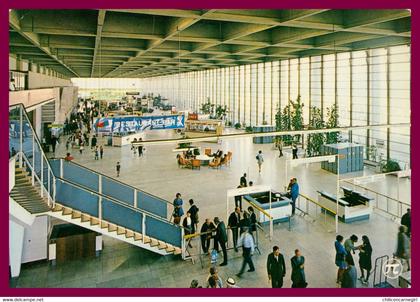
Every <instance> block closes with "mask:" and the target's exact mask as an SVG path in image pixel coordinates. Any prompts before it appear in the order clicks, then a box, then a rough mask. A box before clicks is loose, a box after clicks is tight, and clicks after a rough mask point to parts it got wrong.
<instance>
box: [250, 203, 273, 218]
mask: <svg viewBox="0 0 420 302" xmlns="http://www.w3.org/2000/svg"><path fill="white" fill-rule="evenodd" d="M247 202H248V203H249V204H250V205H252V206H253V207H254V208H256V209H257V210H258V211H260V212H261V213H263V214H264V215H265V216H267V217H268V218H269V219H273V216H271V215H270V214H268V212H267V211H265V210H264V209H263V208H261V207H259V206H257V205H256V204H255V203H253V202H252V201H249V200H247Z"/></svg>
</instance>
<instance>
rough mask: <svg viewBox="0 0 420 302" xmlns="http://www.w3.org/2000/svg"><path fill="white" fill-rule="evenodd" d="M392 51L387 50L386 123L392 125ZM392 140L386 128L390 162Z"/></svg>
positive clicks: (387, 156)
mask: <svg viewBox="0 0 420 302" xmlns="http://www.w3.org/2000/svg"><path fill="white" fill-rule="evenodd" d="M389 56H390V51H389V47H388V48H387V49H386V123H387V124H390V123H391V109H390V107H391V97H390V96H391V91H390V86H389V84H390V77H389V67H390V66H389V65H390V60H389ZM390 139H391V129H390V128H389V127H387V128H386V159H387V160H388V159H389V158H390V155H391V149H390V146H389V144H390V141H391V140H390Z"/></svg>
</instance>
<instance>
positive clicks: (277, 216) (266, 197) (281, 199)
mask: <svg viewBox="0 0 420 302" xmlns="http://www.w3.org/2000/svg"><path fill="white" fill-rule="evenodd" d="M283 195H284V194H281V193H279V192H274V191H272V192H271V210H270V192H261V193H251V194H249V195H244V197H243V198H245V199H246V200H247V201H249V202H252V203H253V204H255V205H256V206H258V207H259V208H261V209H263V210H264V211H265V212H267V213H268V214H269V215H271V216H272V217H273V222H284V221H288V220H289V217H290V216H291V215H292V205H291V202H292V201H291V200H290V199H289V198H287V197H285V196H283ZM256 212H257V213H256V214H257V220H258V222H259V223H261V224H266V223H269V219H268V217H267V216H266V215H264V213H262V212H261V211H256Z"/></svg>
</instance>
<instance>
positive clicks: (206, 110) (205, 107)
mask: <svg viewBox="0 0 420 302" xmlns="http://www.w3.org/2000/svg"><path fill="white" fill-rule="evenodd" d="M213 107H214V105H213V104H212V103H211V102H210V99H209V98H207V101H206V102H205V103H204V104H201V107H200V111H201V112H202V113H203V114H212V113H213Z"/></svg>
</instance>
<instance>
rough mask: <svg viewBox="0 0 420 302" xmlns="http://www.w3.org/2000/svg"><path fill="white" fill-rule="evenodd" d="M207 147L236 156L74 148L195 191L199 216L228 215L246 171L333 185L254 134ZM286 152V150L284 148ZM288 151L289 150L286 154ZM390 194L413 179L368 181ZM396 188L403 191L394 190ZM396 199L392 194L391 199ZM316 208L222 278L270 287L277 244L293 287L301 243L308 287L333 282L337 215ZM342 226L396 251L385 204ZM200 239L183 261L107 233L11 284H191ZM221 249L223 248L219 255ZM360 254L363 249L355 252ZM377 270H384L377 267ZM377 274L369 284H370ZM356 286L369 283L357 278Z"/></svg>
mask: <svg viewBox="0 0 420 302" xmlns="http://www.w3.org/2000/svg"><path fill="white" fill-rule="evenodd" d="M173 136H174V134H173V132H171V131H169V130H161V131H154V132H152V133H148V134H147V137H148V138H167V137H173ZM197 145H198V146H200V147H201V149H202V150H203V149H204V148H206V147H211V148H212V150H216V149H218V148H220V149H222V150H224V151H226V152H227V151H232V152H233V160H232V164H231V166H229V167H223V168H222V169H219V170H215V169H210V168H208V167H202V168H201V169H200V170H189V169H182V168H178V165H177V163H176V160H175V156H176V153H174V152H173V151H172V150H173V149H174V148H175V145H174V144H163V145H150V146H147V145H146V150H145V153H144V156H143V157H141V158H139V157H138V155H134V154H133V152H132V151H131V150H130V146H125V147H123V148H118V147H108V146H106V147H105V152H104V158H103V159H102V160H94V154H93V153H92V152H89V149H88V148H87V149H86V150H85V152H84V153H83V154H82V155H80V154H79V152H78V151H77V150H74V151H72V155H73V156H74V158H75V161H76V162H78V163H81V164H83V165H86V166H87V167H89V168H92V169H94V170H97V171H100V172H102V173H105V174H107V175H110V176H113V177H115V176H116V171H115V164H116V162H117V161H120V162H121V176H120V180H121V181H124V182H127V183H129V184H131V185H133V186H136V187H138V188H140V189H142V190H145V191H148V192H150V193H153V194H155V195H157V196H160V197H162V198H165V199H167V200H170V201H172V200H173V198H174V196H175V193H177V192H180V193H182V195H183V199H184V209H185V210H186V209H188V207H187V206H186V205H185V203H186V202H187V201H188V199H190V198H193V199H194V200H195V202H196V204H197V206H198V207H199V208H200V220H201V222H203V221H204V219H205V218H213V217H215V216H219V217H221V218H222V219H223V220H225V219H226V191H227V190H228V189H231V188H235V187H236V186H237V185H238V183H239V178H240V176H241V175H242V174H243V173H244V172H246V173H247V174H248V180H252V181H253V182H254V184H257V185H258V184H265V185H270V186H271V187H272V188H273V189H276V190H282V188H283V187H284V186H285V185H286V184H287V179H289V178H290V177H292V176H293V177H296V178H297V179H298V181H299V184H300V190H301V193H303V194H305V195H307V196H309V197H311V198H313V199H317V190H325V191H329V192H331V193H335V190H336V175H334V174H331V173H329V172H327V171H324V170H322V169H321V168H320V164H309V165H302V166H298V167H295V168H293V169H292V170H291V171H290V169H288V170H289V171H287V175H286V169H285V165H286V159H285V157H283V158H279V157H278V153H277V151H276V150H274V149H273V146H272V145H256V144H253V143H252V140H251V139H245V138H242V139H230V140H223V141H222V142H221V144H216V143H198V144H197ZM258 150H262V151H263V154H264V164H263V167H262V172H261V174H260V173H258V167H257V164H256V160H255V155H256V153H257V152H258ZM286 152H289V151H287V150H286ZM65 153H66V150H65V147H64V144H63V143H62V144H60V147H59V148H58V150H57V151H56V154H55V156H57V157H59V156H64V155H65ZM286 157H287V156H286ZM365 174H366V175H367V174H372V171H370V170H365V171H364V172H361V173H352V174H346V175H344V176H341V177H342V178H349V177H357V176H361V175H365ZM365 186H367V187H370V188H372V189H374V190H376V191H379V192H381V193H383V194H385V195H389V196H391V197H394V198H397V197H398V196H397V195H398V194H399V199H400V200H404V201H406V202H409V201H410V200H411V198H410V194H411V191H410V180H409V179H401V180H400V183H399V190H397V180H396V178H395V177H393V176H389V177H387V178H386V179H385V180H384V181H381V182H377V183H370V184H366V185H365ZM398 191H399V193H397V192H398ZM232 203H233V201H231V202H230V204H229V211H230V210H231V209H232V208H233V205H232ZM390 204H391V206H390V207H392V202H390ZM301 207H302V208H304V209H306V203H305V201H304V200H301ZM309 209H310V212H311V216H310V217H308V216H306V217H302V216H295V217H294V218H293V219H292V221H291V226H290V230H289V229H288V224H287V223H281V224H276V225H275V226H274V237H273V240H272V241H270V240H269V238H268V236H267V235H268V228H267V227H266V228H265V231H264V232H260V235H259V249H260V251H261V255H260V254H258V253H256V254H255V255H254V257H253V260H254V264H255V266H256V271H255V272H253V273H245V274H244V275H243V276H242V278H240V279H238V278H237V277H236V276H235V274H236V273H237V272H238V271H239V269H240V267H241V264H242V257H241V253H235V252H234V251H233V250H230V251H229V255H228V258H229V265H228V266H226V267H220V268H219V275H220V276H221V277H222V279H223V280H224V281H225V280H226V279H227V277H229V276H232V277H234V278H235V279H236V280H237V283H238V285H239V286H240V287H269V286H270V284H269V283H268V279H267V273H266V268H265V263H266V257H267V255H268V254H269V253H270V252H271V248H272V246H273V245H278V246H279V247H280V249H281V252H282V253H283V254H284V256H285V259H286V266H287V269H288V272H287V275H286V277H285V279H284V287H290V286H291V282H290V261H289V259H290V258H291V257H292V256H293V251H294V249H296V248H299V249H301V251H302V254H303V255H304V256H305V258H306V264H305V270H306V277H307V282H308V283H309V287H335V286H336V284H335V279H336V266H335V264H334V255H335V251H334V240H335V225H334V219H333V218H332V217H329V216H325V215H323V214H321V213H320V211H319V209H316V208H315V207H314V206H313V205H310V206H309ZM338 228H339V233H340V234H342V235H343V236H344V237H345V238H347V237H349V236H350V235H351V234H356V235H358V236H359V238H360V237H361V236H362V235H367V236H369V237H370V239H371V242H372V246H373V260H374V259H375V258H376V257H379V256H382V255H391V254H392V253H393V252H394V250H395V248H396V235H397V228H398V223H397V222H396V221H394V220H392V219H390V217H389V216H387V215H385V214H384V213H383V212H381V211H375V213H374V215H373V216H372V217H371V219H370V220H369V221H360V222H354V223H351V224H344V223H341V222H340V223H339V226H338ZM198 252H199V249H198V242H193V249H192V253H193V254H194V255H195V256H194V257H193V258H194V260H195V261H194V264H193V263H192V262H191V261H188V262H185V261H182V260H180V257H179V256H178V257H176V256H166V257H162V256H159V255H155V254H153V253H151V252H148V251H145V250H141V249H139V248H136V247H134V246H131V245H129V244H126V243H123V242H119V241H116V240H113V239H110V238H105V239H104V250H103V252H102V254H101V255H100V256H99V257H97V258H95V259H91V260H83V261H71V262H68V263H65V264H61V265H58V264H57V265H56V266H51V265H49V264H47V263H46V262H41V263H35V264H29V265H24V266H23V267H22V272H21V276H20V277H19V278H16V279H13V280H11V282H10V286H11V287H189V285H190V282H191V280H192V279H197V280H198V281H199V283H200V285H205V284H204V283H205V280H206V279H207V275H208V269H209V267H210V260H209V259H208V257H205V256H201V257H199V256H198V255H197V254H198ZM220 256H221V255H220ZM355 259H356V260H357V259H358V256H357V255H356V256H355ZM378 272H379V271H378ZM372 281H373V274H372V276H371V278H370V284H369V287H372ZM358 286H359V287H366V286H364V285H362V284H358Z"/></svg>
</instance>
